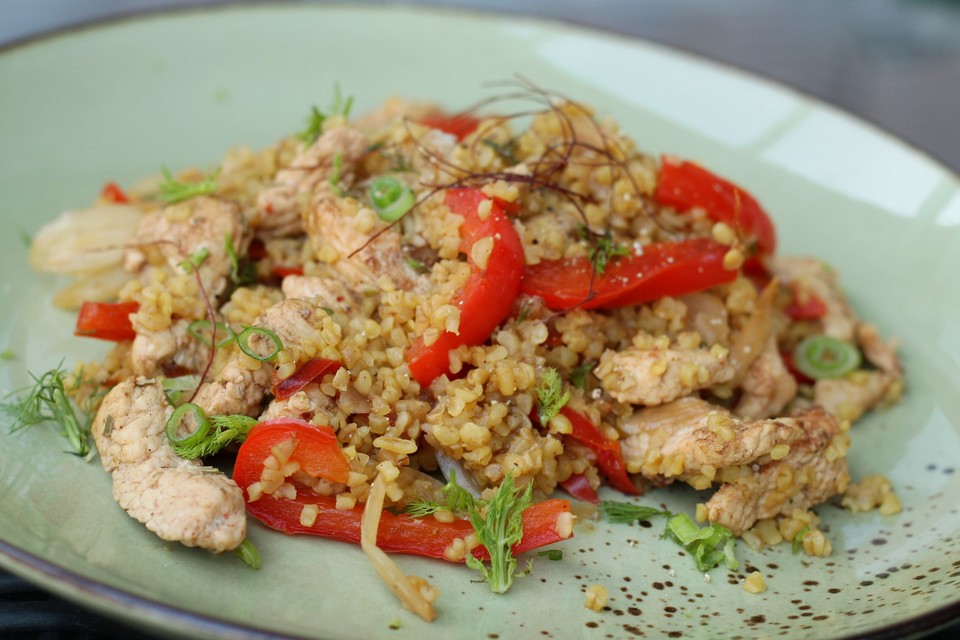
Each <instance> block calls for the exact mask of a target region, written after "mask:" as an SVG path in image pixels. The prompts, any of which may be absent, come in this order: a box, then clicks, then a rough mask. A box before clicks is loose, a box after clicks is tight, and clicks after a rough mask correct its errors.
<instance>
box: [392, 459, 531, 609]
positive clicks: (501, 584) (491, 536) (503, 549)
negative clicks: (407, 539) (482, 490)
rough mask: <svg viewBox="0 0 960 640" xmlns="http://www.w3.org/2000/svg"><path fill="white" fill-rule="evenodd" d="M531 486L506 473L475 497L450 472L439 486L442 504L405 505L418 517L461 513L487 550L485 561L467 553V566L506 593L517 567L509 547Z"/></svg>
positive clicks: (517, 535)
mask: <svg viewBox="0 0 960 640" xmlns="http://www.w3.org/2000/svg"><path fill="white" fill-rule="evenodd" d="M532 490H533V484H532V483H531V484H528V485H527V488H526V490H519V489H516V488H515V486H514V480H513V476H512V475H511V474H509V473H508V474H507V475H506V476H505V477H504V479H503V482H501V483H500V488H499V489H497V493H496V494H495V495H494V496H493V498H491V499H490V500H488V501H487V500H478V499H476V498H474V497H473V496H472V495H471V494H470V492H468V491H467V490H466V489H464V488H463V487H461V486H460V485H458V484H457V476H456V472H451V473H450V481H449V482H448V483H447V484H446V486H444V488H443V494H444V496H445V498H446V500H445V502H444V503H443V504H441V503H438V502H431V501H426V500H418V501H415V502H412V503H410V504H409V505H407V508H406V513H408V514H410V515H411V516H413V517H415V518H419V517H423V516H427V515H431V514H434V513H436V512H437V511H440V510H443V509H446V510H449V511H452V512H453V513H455V514H457V515H462V516H463V515H465V516H466V517H467V518H468V519H469V520H470V523H471V524H472V525H473V530H474V532H475V533H476V534H477V539H478V540H479V541H480V544H482V545H483V546H484V547H485V548H486V549H487V551H488V552H489V553H490V564H489V565H487V564H485V563H484V562H482V561H481V560H479V559H478V558H477V557H476V556H474V555H473V554H472V553H468V554H467V558H466V561H467V566H468V567H470V568H471V569H474V570H476V571H479V572H480V574H481V575H482V576H483V577H484V579H485V580H486V581H487V582H488V583H489V584H490V590H491V591H493V592H494V593H506V592H507V590H509V589H510V587H511V586H512V585H513V579H514V574H515V572H516V568H517V559H516V558H514V557H513V551H512V549H513V546H514V545H515V544H517V543H518V542H520V540H521V539H522V538H523V511H524V509H526V508H527V507H529V506H530V503H531V491H532Z"/></svg>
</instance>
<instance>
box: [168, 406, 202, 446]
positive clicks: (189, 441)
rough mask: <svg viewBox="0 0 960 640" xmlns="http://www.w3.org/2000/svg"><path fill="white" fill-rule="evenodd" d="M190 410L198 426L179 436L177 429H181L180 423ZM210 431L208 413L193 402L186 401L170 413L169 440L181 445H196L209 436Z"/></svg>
mask: <svg viewBox="0 0 960 640" xmlns="http://www.w3.org/2000/svg"><path fill="white" fill-rule="evenodd" d="M188 412H189V413H192V414H193V417H194V420H196V422H197V428H196V429H194V430H193V431H192V432H190V433H188V434H187V435H185V436H183V437H182V438H181V437H178V436H177V430H178V429H180V423H181V422H183V419H184V417H185V416H186V415H187V413H188ZM209 431H210V421H209V420H207V416H206V414H204V413H203V409H201V408H200V407H199V406H198V405H195V404H193V403H192V402H185V403H183V404H182V405H180V406H179V407H177V408H176V409H175V410H174V412H173V413H172V414H170V419H169V420H167V440H169V441H170V442H172V443H173V444H176V445H179V446H181V447H192V446H194V445H196V444H197V443H198V442H200V441H201V440H203V439H204V438H205V437H206V436H207V433H208V432H209Z"/></svg>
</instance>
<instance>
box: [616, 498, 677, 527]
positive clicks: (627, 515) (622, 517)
mask: <svg viewBox="0 0 960 640" xmlns="http://www.w3.org/2000/svg"><path fill="white" fill-rule="evenodd" d="M597 510H598V511H599V512H600V515H602V516H603V519H604V520H606V521H607V522H614V523H617V524H631V523H633V522H637V521H638V520H649V519H650V518H656V517H664V518H671V517H673V514H672V513H670V512H669V511H661V510H660V509H654V508H653V507H645V506H643V505H639V504H632V503H629V502H619V501H617V500H603V501H602V502H601V503H600V504H599V505H598V506H597Z"/></svg>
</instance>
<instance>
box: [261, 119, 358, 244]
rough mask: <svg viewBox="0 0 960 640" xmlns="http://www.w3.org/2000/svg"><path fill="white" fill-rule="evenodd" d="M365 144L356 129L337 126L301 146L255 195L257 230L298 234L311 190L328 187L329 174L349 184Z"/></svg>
mask: <svg viewBox="0 0 960 640" xmlns="http://www.w3.org/2000/svg"><path fill="white" fill-rule="evenodd" d="M367 146H368V143H367V138H366V136H364V135H363V134H362V133H360V132H359V131H357V130H356V129H353V128H350V127H337V128H334V129H330V130H329V131H327V132H325V133H324V134H323V135H321V136H320V137H319V138H317V140H316V141H315V142H314V143H313V144H312V145H310V146H308V147H305V148H304V149H303V150H302V151H301V152H300V153H299V154H298V155H297V156H296V157H295V158H294V159H293V162H291V163H290V166H289V167H287V168H285V169H281V170H280V171H278V172H277V175H276V177H275V179H274V184H273V185H272V186H270V187H268V188H266V189H264V190H263V191H262V192H261V193H260V195H259V196H258V197H257V208H258V209H259V212H260V215H259V218H258V219H257V223H256V226H257V233H258V234H259V235H262V236H265V237H285V236H295V235H300V234H302V233H303V215H302V212H303V211H304V209H306V208H307V207H308V206H309V205H310V203H311V202H312V201H313V196H314V194H315V192H316V191H317V190H318V188H320V187H321V185H322V186H324V187H328V186H329V183H330V181H331V179H332V177H336V178H337V181H338V183H339V184H342V185H344V186H349V185H351V184H353V175H354V167H355V166H356V164H357V162H358V161H359V160H360V159H361V158H362V157H363V155H364V154H365V153H366V152H367ZM334 174H336V175H335V176H334Z"/></svg>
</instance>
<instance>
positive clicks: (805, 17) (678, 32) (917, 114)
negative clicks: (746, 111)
mask: <svg viewBox="0 0 960 640" xmlns="http://www.w3.org/2000/svg"><path fill="white" fill-rule="evenodd" d="M411 3H412V4H420V5H427V6H443V7H451V8H455V7H465V8H470V9H475V10H485V11H496V12H501V13H516V14H522V15H529V16H540V17H545V18H549V19H553V20H561V21H564V22H570V23H574V24H579V25H583V26H588V27H594V28H598V29H602V30H608V31H612V32H616V33H620V34H627V35H631V36H636V37H640V38H644V39H647V40H651V41H654V42H658V43H661V44H664V45H667V46H670V47H674V48H677V49H682V50H685V51H688V52H692V53H695V54H698V55H701V56H704V57H706V58H710V59H712V60H715V61H719V62H723V63H727V64H730V65H733V66H736V67H739V68H742V69H746V70H749V71H752V72H755V73H757V74H759V75H761V76H764V77H767V78H769V79H772V80H775V81H778V82H781V83H783V84H786V85H789V86H791V87H793V88H795V89H797V90H800V91H802V92H805V93H808V94H811V95H813V96H815V97H817V98H819V99H821V100H824V101H826V102H829V103H832V104H834V105H835V106H838V107H840V108H842V109H845V110H846V111H849V112H851V113H852V114H854V115H856V116H858V117H860V118H863V119H865V120H867V121H869V122H872V123H873V124H875V125H877V126H879V127H881V128H883V129H885V130H887V131H889V132H891V133H893V134H894V135H896V136H898V137H900V138H902V139H904V140H905V141H907V142H908V143H910V144H912V145H914V146H915V147H918V148H919V149H921V150H922V151H924V152H926V153H928V154H929V155H931V156H933V157H934V158H935V159H937V160H939V161H941V162H942V163H944V164H945V165H947V166H948V167H949V168H951V169H952V170H953V171H954V172H960V124H958V116H960V0H804V1H802V2H792V1H789V0H724V1H723V2H717V1H716V0H422V1H420V2H415V3H413V2H411ZM220 4H243V3H237V2H234V3H230V2H224V1H222V0H220V1H218V0H206V1H204V0H200V1H197V0H0V54H2V51H3V50H6V49H9V48H11V47H15V46H17V44H19V43H23V42H29V41H32V40H35V39H38V38H44V37H49V35H50V34H52V33H55V32H57V31H61V30H64V29H72V28H77V27H82V26H83V25H87V24H91V23H96V22H99V21H102V20H114V19H120V18H125V17H130V16H138V15H142V14H145V13H150V12H155V11H167V10H172V9H178V8H183V7H191V6H204V5H220ZM379 4H403V3H401V2H397V1H391V0H384V1H382V2H380V3H379ZM0 91H3V87H0ZM0 117H2V114H0ZM137 635H140V634H139V633H137V632H135V631H132V630H130V629H128V628H125V627H123V626H121V625H118V624H116V623H113V622H111V621H109V620H106V619H103V618H100V617H99V616H96V615H94V614H92V613H88V612H86V611H84V610H82V609H80V608H78V607H77V606H75V605H73V604H70V603H68V602H64V601H61V600H59V599H57V598H54V597H53V596H50V595H47V594H46V593H44V592H42V591H40V590H38V589H35V588H34V587H32V586H30V585H28V584H26V583H24V582H23V581H21V580H20V579H18V578H16V577H14V576H12V575H10V574H7V573H4V572H2V571H0V638H23V639H27V638H30V639H34V638H40V639H45V640H48V639H61V638H63V639H67V638H69V639H81V638H82V639H87V640H102V639H106V638H129V637H132V636H137ZM891 637H892V636H891ZM930 637H931V638H936V639H938V640H946V639H947V638H950V639H953V638H957V637H960V625H956V624H955V625H953V626H952V627H951V628H950V629H947V630H942V631H941V632H940V633H937V634H936V635H934V636H930Z"/></svg>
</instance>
